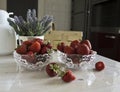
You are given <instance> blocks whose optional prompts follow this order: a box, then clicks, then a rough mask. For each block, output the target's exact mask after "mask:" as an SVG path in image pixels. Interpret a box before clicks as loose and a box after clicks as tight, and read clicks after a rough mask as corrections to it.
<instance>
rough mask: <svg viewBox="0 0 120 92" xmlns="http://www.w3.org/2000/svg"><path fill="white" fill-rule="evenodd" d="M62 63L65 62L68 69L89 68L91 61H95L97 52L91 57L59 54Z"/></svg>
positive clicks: (92, 53)
mask: <svg viewBox="0 0 120 92" xmlns="http://www.w3.org/2000/svg"><path fill="white" fill-rule="evenodd" d="M59 53H61V54H60V57H61V61H63V62H64V63H65V64H66V65H67V67H68V68H72V69H80V68H85V67H87V66H88V65H89V64H90V62H91V61H94V59H95V57H96V54H97V52H96V51H92V52H91V54H89V55H79V54H65V53H62V52H59Z"/></svg>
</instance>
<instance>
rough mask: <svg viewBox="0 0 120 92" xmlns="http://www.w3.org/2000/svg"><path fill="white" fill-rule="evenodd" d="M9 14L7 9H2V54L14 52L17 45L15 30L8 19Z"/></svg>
mask: <svg viewBox="0 0 120 92" xmlns="http://www.w3.org/2000/svg"><path fill="white" fill-rule="evenodd" d="M9 15H10V14H9V13H7V11H5V10H0V55H8V54H12V52H13V51H14V49H15V48H16V46H17V42H16V34H15V31H14V29H13V28H12V27H11V26H10V25H9V23H8V21H7V18H9Z"/></svg>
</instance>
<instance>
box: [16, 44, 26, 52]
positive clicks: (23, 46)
mask: <svg viewBox="0 0 120 92" xmlns="http://www.w3.org/2000/svg"><path fill="white" fill-rule="evenodd" d="M16 52H17V53H19V54H26V53H27V46H26V45H24V44H23V45H21V46H19V47H18V48H16Z"/></svg>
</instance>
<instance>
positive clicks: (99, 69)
mask: <svg viewBox="0 0 120 92" xmlns="http://www.w3.org/2000/svg"><path fill="white" fill-rule="evenodd" d="M104 68H105V64H104V63H103V62H102V61H99V62H97V63H96V64H95V69H96V70H97V71H101V70H103V69H104Z"/></svg>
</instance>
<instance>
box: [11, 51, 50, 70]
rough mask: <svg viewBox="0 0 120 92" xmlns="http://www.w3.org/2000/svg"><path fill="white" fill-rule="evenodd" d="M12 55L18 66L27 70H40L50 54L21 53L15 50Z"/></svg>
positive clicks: (46, 62)
mask: <svg viewBox="0 0 120 92" xmlns="http://www.w3.org/2000/svg"><path fill="white" fill-rule="evenodd" d="M13 57H14V59H15V61H16V63H17V65H18V67H19V69H21V68H25V69H27V70H41V69H42V68H43V67H44V66H45V65H46V64H48V62H49V59H50V57H51V56H50V55H49V54H39V55H32V56H31V55H21V54H18V53H17V52H16V51H14V52H13Z"/></svg>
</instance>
